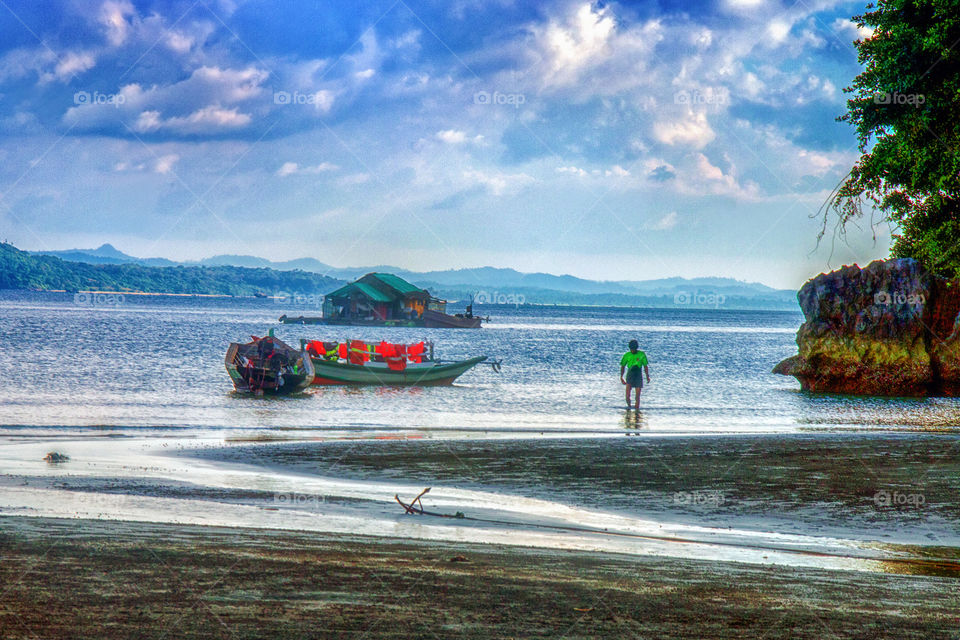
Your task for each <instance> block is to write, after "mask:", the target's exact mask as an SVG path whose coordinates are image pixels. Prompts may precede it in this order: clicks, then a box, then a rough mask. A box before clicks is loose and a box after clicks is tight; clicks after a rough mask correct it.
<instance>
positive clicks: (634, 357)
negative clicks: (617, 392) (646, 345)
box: [620, 340, 650, 409]
mask: <svg viewBox="0 0 960 640" xmlns="http://www.w3.org/2000/svg"><path fill="white" fill-rule="evenodd" d="M627 346H628V347H629V348H630V351H627V352H626V353H625V354H623V357H622V358H620V382H621V384H625V385H627V393H626V396H627V407H628V408H629V407H630V390H631V389H636V399H635V400H634V408H635V409H639V408H640V392H641V391H642V390H643V374H644V373H645V374H646V376H647V384H650V367H649V366H648V364H647V354H645V353H644V352H643V351H640V345H639V344H637V341H636V340H631V341H630V344H628V345H627ZM624 371H626V372H627V377H626V379H624V377H623V373H624Z"/></svg>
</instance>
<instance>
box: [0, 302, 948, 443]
mask: <svg viewBox="0 0 960 640" xmlns="http://www.w3.org/2000/svg"><path fill="white" fill-rule="evenodd" d="M81 302H83V301H81ZM94 302H97V304H93V305H87V304H78V303H77V302H76V301H75V300H74V296H73V295H70V294H54V293H26V292H12V291H3V292H0V340H2V344H3V348H2V350H0V369H2V371H3V376H2V378H0V394H2V395H0V397H2V404H0V425H5V426H18V425H24V426H32V427H48V426H49V427H58V426H109V427H163V428H167V427H213V428H226V429H263V428H266V429H300V428H322V429H325V428H328V427H348V428H365V427H370V428H375V429H384V428H386V429H391V428H398V429H437V430H443V429H480V430H537V431H540V430H551V431H553V430H557V431H584V432H591V431H597V430H599V431H622V430H623V429H624V428H625V427H627V428H642V429H645V430H650V431H653V432H656V431H664V432H671V433H675V432H738V431H739V432H751V431H796V430H804V429H830V430H833V429H869V428H877V427H894V428H898V429H900V428H924V429H926V428H950V427H952V426H953V425H956V424H958V423H960V408H958V406H957V403H956V402H954V401H948V400H937V399H930V400H913V399H887V400H877V399H861V398H850V397H842V396H823V395H809V394H805V393H802V392H800V391H799V385H798V384H797V383H796V382H795V381H794V380H793V379H792V378H785V377H783V376H778V375H774V374H772V373H770V370H771V368H772V367H773V366H774V365H775V364H776V363H777V362H779V361H780V360H781V359H782V358H784V357H787V356H789V355H791V354H793V353H795V352H796V345H795V343H794V337H795V333H796V330H797V327H798V326H799V325H800V323H801V322H802V316H801V314H800V313H799V310H798V311H797V312H770V311H766V312H761V311H756V312H744V311H729V310H723V309H718V310H694V309H686V308H678V309H669V310H648V309H620V308H530V307H521V308H514V307H510V306H502V307H483V308H482V309H479V310H480V311H481V312H482V313H484V314H489V315H490V316H491V317H492V319H491V322H490V323H489V324H488V325H487V326H486V327H485V328H484V329H482V330H479V331H468V330H461V331H458V330H429V329H372V328H359V327H353V328H350V327H332V328H327V327H319V326H292V325H290V326H283V325H278V324H277V318H278V317H279V316H280V315H281V314H283V313H287V314H294V315H300V314H307V315H310V314H318V310H317V309H316V308H315V307H309V306H296V305H291V304H285V305H282V304H277V303H275V302H274V301H272V300H254V299H250V300H246V299H228V298H203V299H201V298H175V297H157V296H149V297H148V296H126V297H124V298H123V299H122V300H110V299H106V300H98V301H94ZM114 303H115V304H114ZM270 327H275V328H276V329H277V335H278V337H280V338H281V339H284V340H286V341H287V342H289V343H290V344H293V345H296V344H297V342H298V339H299V338H301V337H303V338H311V339H327V340H334V339H339V340H342V339H346V338H356V339H366V340H380V339H385V340H389V341H395V342H412V341H415V340H421V339H428V340H433V341H434V342H435V344H436V348H437V351H438V354H439V355H440V356H442V357H443V358H444V359H448V358H450V359H453V358H463V357H468V356H473V355H479V354H484V355H488V356H491V357H492V358H496V359H502V361H503V372H502V373H500V374H497V373H494V372H493V371H492V370H491V369H490V368H489V367H480V368H477V369H474V370H472V371H470V372H468V373H467V374H466V375H464V376H463V377H462V378H461V379H460V380H459V381H458V383H457V384H456V385H455V386H453V387H450V388H425V389H419V388H412V389H374V388H364V389H339V388H315V389H312V390H310V391H309V392H307V393H305V394H302V395H300V396H296V397H288V398H252V397H245V396H239V395H236V394H234V393H233V390H232V386H231V384H230V380H229V378H228V376H227V374H226V372H225V370H224V367H223V355H224V352H225V351H226V348H227V345H228V343H229V342H231V341H242V340H246V339H248V337H249V336H250V335H251V334H256V335H263V334H265V333H266V331H267V329H269V328H270ZM631 338H636V339H637V340H639V341H640V344H641V348H642V349H644V350H645V351H646V352H647V355H648V357H649V359H650V363H651V364H650V369H651V375H652V377H653V384H652V385H650V386H649V387H647V388H646V389H645V390H644V394H643V399H642V401H641V402H642V406H643V410H642V411H641V413H640V415H639V416H637V415H635V414H632V413H629V412H626V411H625V410H624V402H623V387H622V386H621V384H620V382H619V377H618V374H619V366H618V363H619V358H620V355H621V354H622V353H623V352H624V351H625V350H626V343H627V341H628V340H630V339H631Z"/></svg>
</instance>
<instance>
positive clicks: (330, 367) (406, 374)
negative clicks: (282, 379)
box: [304, 341, 500, 387]
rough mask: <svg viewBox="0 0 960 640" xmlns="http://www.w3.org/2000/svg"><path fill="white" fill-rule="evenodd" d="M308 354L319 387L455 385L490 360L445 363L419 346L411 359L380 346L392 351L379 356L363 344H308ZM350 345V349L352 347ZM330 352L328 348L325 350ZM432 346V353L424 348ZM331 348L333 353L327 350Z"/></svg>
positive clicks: (402, 351)
mask: <svg viewBox="0 0 960 640" xmlns="http://www.w3.org/2000/svg"><path fill="white" fill-rule="evenodd" d="M304 344H305V345H306V346H305V352H306V353H307V354H309V355H310V359H311V360H312V361H313V368H314V378H313V384H315V385H325V386H329V385H374V386H403V387H409V386H424V387H427V386H440V385H449V384H453V381H454V380H456V379H457V378H458V377H460V376H461V375H463V374H464V373H466V372H467V371H469V370H470V369H472V368H473V367H475V366H476V365H478V364H480V363H482V362H486V361H487V359H488V358H487V356H477V357H475V358H468V359H466V360H456V361H446V362H444V361H442V360H435V359H434V357H433V345H432V344H430V343H422V342H421V343H417V345H410V346H411V347H414V346H417V347H420V350H418V351H416V353H415V354H412V355H408V354H407V353H406V350H405V349H400V350H396V348H397V347H406V346H407V345H391V344H387V343H380V345H375V347H376V348H378V349H379V348H382V347H387V348H388V349H389V350H384V351H380V352H375V351H374V350H373V349H369V350H368V349H367V348H365V347H374V345H365V344H364V343H362V342H359V341H351V342H349V343H343V344H337V343H322V342H319V341H310V342H305V343H304ZM348 344H349V347H348ZM324 345H325V346H326V348H325V346H324ZM425 345H427V346H429V351H427V350H425V349H423V347H424V346H425ZM327 348H330V349H331V350H329V351H328V350H327ZM489 364H491V365H493V367H494V370H495V371H499V369H500V363H499V362H490V363H489Z"/></svg>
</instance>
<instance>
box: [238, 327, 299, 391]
mask: <svg viewBox="0 0 960 640" xmlns="http://www.w3.org/2000/svg"><path fill="white" fill-rule="evenodd" d="M251 337H252V338H253V340H252V341H250V342H247V343H246V344H240V343H237V342H232V343H230V347H229V348H228V349H227V355H226V357H225V358H224V365H225V366H226V368H227V373H228V374H230V379H231V380H232V381H233V387H234V389H236V390H237V391H239V392H241V393H251V394H254V395H287V394H290V393H295V392H297V391H303V390H304V389H306V388H307V387H309V386H310V384H311V383H312V382H313V378H314V369H313V361H312V360H311V359H310V357H309V356H307V354H306V353H305V352H303V351H297V350H296V349H294V348H293V347H291V346H289V345H288V344H286V343H284V342H283V341H281V340H279V339H277V338H275V337H274V336H273V330H271V331H270V334H269V335H268V336H266V337H264V338H258V337H256V336H251Z"/></svg>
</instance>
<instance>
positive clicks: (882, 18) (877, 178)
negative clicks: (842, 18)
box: [821, 0, 960, 277]
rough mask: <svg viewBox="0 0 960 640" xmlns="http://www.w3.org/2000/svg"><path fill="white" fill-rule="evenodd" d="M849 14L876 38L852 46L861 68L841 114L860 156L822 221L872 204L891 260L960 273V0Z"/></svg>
mask: <svg viewBox="0 0 960 640" xmlns="http://www.w3.org/2000/svg"><path fill="white" fill-rule="evenodd" d="M853 19H854V20H855V21H856V22H857V24H858V26H860V27H861V28H864V27H867V28H870V29H872V30H873V34H872V36H870V37H868V38H865V39H863V40H858V41H857V42H855V43H854V45H855V46H856V48H857V54H858V59H859V61H860V63H861V64H863V65H864V66H865V69H864V71H863V72H862V73H861V74H860V75H858V76H857V77H856V78H855V79H854V81H853V86H851V87H848V88H846V89H845V90H844V91H845V92H846V93H849V94H852V97H851V98H850V99H849V100H847V113H846V114H845V115H843V116H841V117H840V118H838V119H839V120H840V121H842V122H850V123H851V124H853V125H854V126H855V127H856V130H857V139H858V142H859V148H860V153H861V155H860V159H859V160H858V161H857V162H856V164H854V166H853V168H852V169H851V170H850V173H849V174H848V176H847V177H846V179H845V180H844V182H843V183H842V184H841V185H840V186H839V188H838V190H837V191H836V193H835V194H834V196H833V198H832V199H831V200H830V201H829V206H828V211H827V214H826V215H825V218H824V223H825V225H826V218H827V216H829V211H830V210H833V211H834V212H835V213H836V214H838V215H839V218H840V220H839V222H840V228H841V230H842V229H843V227H844V226H845V225H846V223H847V222H849V221H850V220H852V219H854V218H859V217H860V216H862V215H863V208H864V206H865V205H866V206H868V207H870V208H872V209H875V210H876V211H878V212H879V213H880V215H881V217H882V219H883V220H885V221H887V222H889V223H891V224H892V225H893V226H894V227H895V228H896V233H895V234H894V244H893V248H892V250H891V252H892V254H893V255H894V256H895V257H912V258H916V259H917V260H918V261H920V263H921V264H922V265H923V266H924V267H925V268H926V269H928V270H930V271H933V272H935V273H939V274H942V275H946V276H949V277H960V0H879V1H878V2H877V3H876V4H869V5H867V12H866V13H864V14H863V15H861V16H855V17H854V18H853ZM821 235H822V233H821Z"/></svg>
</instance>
